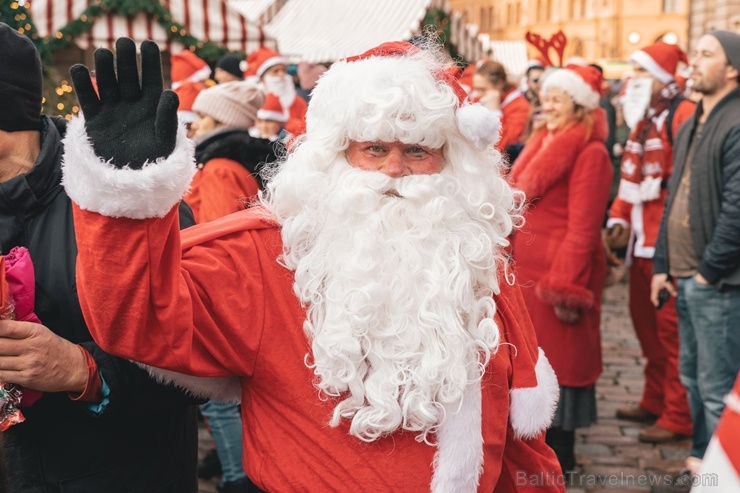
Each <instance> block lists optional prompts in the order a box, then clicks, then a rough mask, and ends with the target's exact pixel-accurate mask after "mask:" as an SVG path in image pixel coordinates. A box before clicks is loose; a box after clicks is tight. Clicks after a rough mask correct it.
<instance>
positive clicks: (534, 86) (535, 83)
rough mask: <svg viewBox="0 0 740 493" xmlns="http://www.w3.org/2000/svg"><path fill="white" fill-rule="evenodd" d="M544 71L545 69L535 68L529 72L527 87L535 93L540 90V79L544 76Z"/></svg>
mask: <svg viewBox="0 0 740 493" xmlns="http://www.w3.org/2000/svg"><path fill="white" fill-rule="evenodd" d="M543 72H544V70H540V69H537V68H533V69H532V70H530V71H529V73H528V74H527V87H528V88H529V90H530V91H532V92H533V93H535V94H537V93H539V92H540V85H541V84H540V79H541V78H542V73H543Z"/></svg>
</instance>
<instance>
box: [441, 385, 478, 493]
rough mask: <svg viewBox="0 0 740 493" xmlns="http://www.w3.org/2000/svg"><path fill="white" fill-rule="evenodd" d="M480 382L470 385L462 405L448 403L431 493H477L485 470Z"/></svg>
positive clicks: (442, 425)
mask: <svg viewBox="0 0 740 493" xmlns="http://www.w3.org/2000/svg"><path fill="white" fill-rule="evenodd" d="M481 412H482V404H481V387H480V382H478V381H476V382H473V383H471V384H469V385H468V386H467V388H466V389H465V394H464V395H463V401H462V404H461V405H460V406H457V405H445V419H444V421H443V422H442V424H441V425H440V427H439V431H438V432H437V453H436V454H435V455H434V476H433V477H432V493H451V492H460V493H467V492H475V491H477V489H478V479H479V478H480V473H481V471H482V469H483V434H482V417H481Z"/></svg>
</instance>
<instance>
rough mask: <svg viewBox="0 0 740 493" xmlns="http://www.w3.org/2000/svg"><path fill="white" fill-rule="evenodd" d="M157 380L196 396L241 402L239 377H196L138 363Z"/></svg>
mask: <svg viewBox="0 0 740 493" xmlns="http://www.w3.org/2000/svg"><path fill="white" fill-rule="evenodd" d="M137 364H138V365H139V366H141V367H142V368H144V369H145V370H146V371H147V372H149V375H151V376H152V377H153V378H154V379H155V380H156V381H157V382H159V383H162V384H170V385H174V386H175V387H179V388H181V389H183V390H185V391H187V392H188V393H190V394H191V395H193V396H195V397H205V398H208V399H216V400H217V401H220V402H239V401H240V400H241V398H242V387H241V383H240V382H239V378H237V377H194V376H192V375H185V374H184V373H178V372H176V371H171V370H163V369H162V368H156V367H154V366H149V365H145V364H142V363H137Z"/></svg>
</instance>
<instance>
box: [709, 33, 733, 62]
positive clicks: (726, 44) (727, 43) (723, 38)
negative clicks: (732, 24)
mask: <svg viewBox="0 0 740 493" xmlns="http://www.w3.org/2000/svg"><path fill="white" fill-rule="evenodd" d="M709 35H710V36H714V37H715V39H716V40H717V41H719V44H721V45H722V49H723V50H725V55H726V56H727V61H728V62H730V65H732V66H733V67H734V68H735V69H737V70H740V34H738V33H733V32H731V31H712V32H710V33H709Z"/></svg>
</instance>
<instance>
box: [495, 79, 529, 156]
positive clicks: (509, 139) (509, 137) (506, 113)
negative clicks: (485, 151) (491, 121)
mask: <svg viewBox="0 0 740 493" xmlns="http://www.w3.org/2000/svg"><path fill="white" fill-rule="evenodd" d="M500 110H501V140H499V141H498V142H497V143H496V145H495V147H496V149H497V150H499V151H501V152H503V151H505V150H506V146H508V145H509V144H515V143H517V142H521V140H522V134H523V133H524V128H525V127H526V126H527V122H528V121H529V101H527V98H525V97H524V95H522V92H521V91H520V90H519V89H518V88H513V89H511V90H509V92H507V93H506V94H504V95H503V99H502V100H501V106H500Z"/></svg>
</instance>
